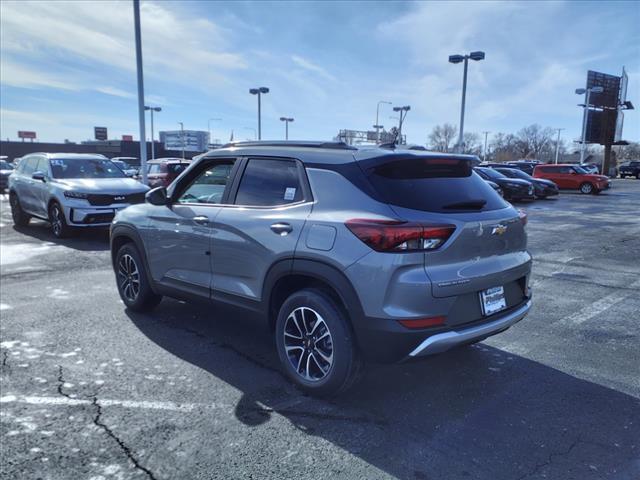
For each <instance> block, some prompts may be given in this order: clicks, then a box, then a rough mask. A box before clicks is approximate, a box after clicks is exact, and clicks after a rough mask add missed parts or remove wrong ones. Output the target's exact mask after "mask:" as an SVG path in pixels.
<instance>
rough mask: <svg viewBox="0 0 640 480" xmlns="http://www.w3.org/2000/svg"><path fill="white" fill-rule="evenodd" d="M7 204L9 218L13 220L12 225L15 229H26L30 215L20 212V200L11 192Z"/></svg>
mask: <svg viewBox="0 0 640 480" xmlns="http://www.w3.org/2000/svg"><path fill="white" fill-rule="evenodd" d="M9 204H10V206H11V217H12V218H13V224H14V225H15V226H16V227H26V226H27V225H29V220H31V215H29V214H27V213H25V212H24V210H22V206H21V205H20V199H19V198H18V194H17V193H14V192H11V193H10V194H9Z"/></svg>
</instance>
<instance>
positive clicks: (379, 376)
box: [0, 179, 640, 480]
mask: <svg viewBox="0 0 640 480" xmlns="http://www.w3.org/2000/svg"><path fill="white" fill-rule="evenodd" d="M639 203H640V181H636V180H631V179H629V180H615V181H614V188H613V189H612V190H611V191H610V192H606V193H603V194H601V195H599V196H582V195H579V194H572V193H566V194H565V193H563V194H561V195H560V198H559V199H557V200H548V201H538V202H535V203H533V204H525V205H519V206H521V207H523V208H524V209H525V210H527V212H528V213H529V225H528V227H527V228H528V231H529V245H530V249H531V251H532V253H533V255H534V260H535V263H534V274H533V278H532V280H533V287H534V307H533V309H532V312H531V314H530V315H529V316H528V317H527V318H526V319H525V320H524V321H522V322H521V323H519V324H517V325H516V326H515V327H513V328H512V329H510V330H509V331H507V332H504V333H503V334H500V335H498V336H496V337H493V338H490V339H488V340H486V341H485V342H483V343H481V344H478V345H476V346H474V347H469V348H463V349H459V350H457V351H454V352H449V353H446V354H443V355H440V356H437V357H432V358H430V359H427V360H425V361H420V362H415V363H407V364H403V365H384V366H369V367H367V369H366V370H365V372H364V376H363V379H362V381H361V382H360V383H359V384H357V385H356V386H355V387H354V389H353V390H352V391H350V392H348V394H346V395H344V396H342V397H339V398H335V399H332V400H329V401H327V400H318V399H314V398H310V397H308V396H305V395H303V394H301V393H300V392H298V391H297V390H296V389H295V388H294V387H292V386H291V384H289V383H288V382H287V381H286V380H285V378H284V377H283V376H282V374H281V373H280V369H279V366H278V361H277V356H276V354H275V352H274V350H273V345H272V343H273V342H272V339H271V337H270V336H269V334H268V332H265V331H263V330H261V329H259V328H257V327H256V323H255V321H254V319H252V318H250V317H249V316H247V315H246V314H245V313H243V312H239V311H237V310H232V309H227V308H222V307H219V306H213V305H191V304H186V303H183V302H178V301H175V300H169V299H165V300H163V302H162V303H161V304H160V306H159V307H158V309H157V310H156V311H154V312H153V313H152V314H144V315H143V314H135V313H132V312H128V311H126V310H125V309H124V307H123V304H122V302H121V301H120V300H119V298H118V295H117V292H116V288H115V281H114V277H113V273H112V272H111V269H110V263H109V253H108V238H107V236H106V234H105V233H104V232H99V231H97V232H81V233H80V234H79V235H77V236H76V237H74V238H71V239H68V240H64V241H57V240H54V238H53V237H52V235H51V234H50V233H49V232H48V229H47V225H46V224H45V223H44V222H40V221H33V222H32V225H31V226H30V227H29V228H26V229H20V230H16V229H14V228H13V225H12V222H11V219H10V214H9V209H8V205H7V202H6V197H3V198H2V200H1V205H0V206H1V208H0V235H1V243H0V253H1V262H0V267H1V268H0V269H1V272H0V274H1V276H0V287H1V288H0V318H1V322H0V354H1V358H2V362H1V365H0V454H1V463H0V478H2V479H5V478H6V479H15V478H21V479H22V478H24V479H37V478H43V479H44V478H46V479H52V480H56V479H92V480H107V479H155V480H165V479H174V478H180V479H240V478H242V479H246V478H255V479H263V478H274V479H287V478H296V479H313V478H318V477H332V478H336V479H386V478H399V479H416V480H424V479H443V478H446V479H468V478H473V479H491V480H494V479H498V480H502V479H505V480H512V479H520V480H524V479H526V480H532V479H543V478H544V479H558V480H570V479H576V480H589V479H616V480H618V479H619V480H627V479H628V480H635V479H637V478H640V400H639V399H640V349H638V348H637V345H638V344H640V339H639V338H638V337H639V336H640V334H639V333H638V320H640V316H639V314H638V312H640V295H638V293H639V291H640V283H638V282H639V280H638V279H639V278H640V262H639V261H638V258H640V220H639V219H638V215H637V211H638V204H639Z"/></svg>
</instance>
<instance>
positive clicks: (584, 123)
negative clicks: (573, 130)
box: [576, 87, 604, 164]
mask: <svg viewBox="0 0 640 480" xmlns="http://www.w3.org/2000/svg"><path fill="white" fill-rule="evenodd" d="M603 91H604V89H603V88H602V87H591V88H576V94H577V95H584V94H586V98H585V102H584V113H583V114H582V145H581V146H580V163H581V164H582V163H584V154H585V149H584V146H585V145H586V136H587V115H588V113H589V97H591V93H592V92H593V93H602V92H603Z"/></svg>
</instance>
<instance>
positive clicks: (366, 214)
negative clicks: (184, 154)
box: [111, 142, 531, 395]
mask: <svg viewBox="0 0 640 480" xmlns="http://www.w3.org/2000/svg"><path fill="white" fill-rule="evenodd" d="M474 159H475V157H473V156H467V155H447V154H440V153H437V154H436V153H429V152H422V151H409V150H404V151H402V150H389V149H381V148H376V147H371V148H363V149H357V148H354V147H350V146H348V145H346V144H344V143H334V142H330V143H319V142H246V143H236V144H234V145H233V148H230V147H229V146H227V147H225V148H221V149H218V150H212V151H209V152H207V153H206V154H204V155H202V156H201V157H199V158H198V159H197V160H196V161H195V162H194V163H193V164H192V165H191V166H190V167H189V168H188V169H187V170H186V171H184V172H183V173H182V174H181V175H180V176H179V177H178V178H177V179H176V180H175V181H174V182H173V183H172V184H171V185H170V187H169V188H165V187H159V188H156V189H153V190H152V191H150V192H149V193H148V194H147V196H146V198H147V203H145V204H142V205H134V206H132V207H130V208H127V209H126V210H123V211H121V212H118V213H117V215H116V217H115V219H114V222H113V224H112V227H111V255H112V261H113V268H114V272H115V276H116V280H117V288H118V291H119V293H120V297H121V298H122V301H123V302H124V303H125V305H126V306H127V307H128V308H130V309H131V310H134V311H148V310H150V309H152V308H154V307H155V306H157V305H158V303H159V302H160V301H161V299H162V296H163V295H166V296H169V297H174V298H182V299H196V298H200V299H206V300H210V301H220V302H225V303H228V304H232V305H235V306H240V307H243V308H245V309H246V310H248V311H252V312H256V313H258V314H259V315H258V316H259V318H260V319H262V321H264V322H265V324H266V325H268V326H269V327H270V328H271V329H272V331H273V332H274V335H275V345H276V349H277V352H278V355H279V359H280V362H281V364H282V368H283V371H284V372H285V373H286V374H287V375H288V376H289V378H291V379H292V381H294V382H295V383H296V384H297V385H299V386H300V387H301V388H302V389H304V390H306V391H309V392H311V393H314V394H318V395H329V394H334V393H337V392H341V391H344V390H345V389H347V388H348V387H349V385H351V384H352V382H353V381H354V380H355V378H356V376H357V372H358V371H359V367H360V365H361V362H362V361H363V360H375V361H387V362H389V361H398V360H403V359H410V358H418V357H422V356H425V355H429V354H434V353H439V352H443V351H445V350H448V349H450V348H452V347H455V346H457V345H463V344H470V343H474V342H477V341H480V340H482V339H484V338H486V337H488V336H490V335H494V334H496V333H499V332H501V331H503V330H505V329H506V328H508V327H510V326H511V325H513V324H514V323H516V322H518V321H519V320H521V319H522V318H523V317H524V316H525V315H526V314H527V312H528V311H529V308H530V305H531V291H530V288H529V277H530V273H531V256H530V255H529V253H528V252H527V250H526V245H527V240H526V232H525V225H524V224H525V220H526V217H525V216H524V214H523V213H522V212H519V211H518V210H516V209H515V208H514V207H513V206H511V205H510V204H509V203H507V202H505V201H504V200H503V199H502V198H500V196H499V195H498V194H496V192H494V191H493V189H492V188H491V187H489V185H487V184H486V182H484V181H483V180H482V179H481V178H480V177H479V176H478V175H476V174H474V173H473V169H472V167H471V162H472V161H473V160H474ZM247 334H249V335H250V334H251V332H250V331H247Z"/></svg>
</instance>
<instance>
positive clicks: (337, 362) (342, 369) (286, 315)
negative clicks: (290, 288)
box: [276, 289, 360, 396]
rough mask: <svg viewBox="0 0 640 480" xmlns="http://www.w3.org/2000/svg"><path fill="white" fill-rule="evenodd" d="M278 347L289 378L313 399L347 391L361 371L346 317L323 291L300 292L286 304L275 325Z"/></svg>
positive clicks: (307, 290) (308, 290) (283, 305)
mask: <svg viewBox="0 0 640 480" xmlns="http://www.w3.org/2000/svg"><path fill="white" fill-rule="evenodd" d="M276 347H277V350H278V356H279V358H280V362H281V364H282V367H283V369H284V371H285V373H286V374H287V376H288V377H289V378H290V379H291V380H292V381H293V382H294V383H295V384H296V385H298V386H299V387H300V388H301V389H303V390H305V391H306V392H309V393H311V394H314V395H318V396H329V395H335V394H339V393H341V392H344V391H346V390H347V389H348V388H349V387H351V385H353V383H354V382H355V380H356V379H357V376H358V373H359V371H360V359H359V356H358V354H357V351H356V346H355V341H354V337H353V333H352V332H351V328H350V327H349V323H348V319H347V315H346V314H345V313H344V312H343V310H342V309H341V308H340V306H339V305H338V304H337V303H336V302H335V301H334V300H333V299H332V298H331V297H330V296H329V295H326V294H325V293H323V292H322V291H320V290H315V289H305V290H301V291H299V292H296V293H293V294H292V295H290V296H289V298H287V300H285V302H284V303H283V304H282V306H281V308H280V312H279V314H278V320H277V322H276Z"/></svg>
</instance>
